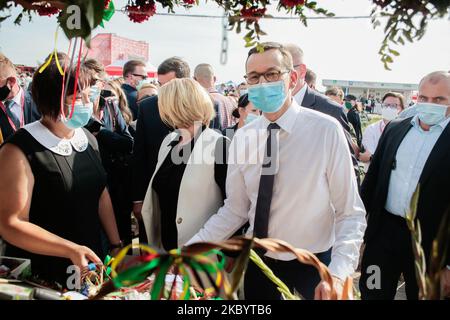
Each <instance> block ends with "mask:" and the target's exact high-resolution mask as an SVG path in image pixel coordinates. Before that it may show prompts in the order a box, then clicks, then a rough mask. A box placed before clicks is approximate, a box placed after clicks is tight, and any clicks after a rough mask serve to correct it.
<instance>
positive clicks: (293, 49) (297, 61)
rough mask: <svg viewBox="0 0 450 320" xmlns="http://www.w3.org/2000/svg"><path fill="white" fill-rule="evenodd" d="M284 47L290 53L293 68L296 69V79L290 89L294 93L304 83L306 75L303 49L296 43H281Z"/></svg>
mask: <svg viewBox="0 0 450 320" xmlns="http://www.w3.org/2000/svg"><path fill="white" fill-rule="evenodd" d="M283 46H284V48H285V49H286V50H287V51H288V52H289V53H290V54H291V56H292V63H293V64H294V70H295V71H297V74H298V81H297V85H296V86H295V88H294V90H293V91H292V94H293V95H296V94H297V92H299V91H300V89H301V88H302V87H303V86H304V85H305V76H306V65H305V61H304V54H303V50H302V49H301V48H300V47H299V46H298V45H296V44H293V43H288V44H285V45H283Z"/></svg>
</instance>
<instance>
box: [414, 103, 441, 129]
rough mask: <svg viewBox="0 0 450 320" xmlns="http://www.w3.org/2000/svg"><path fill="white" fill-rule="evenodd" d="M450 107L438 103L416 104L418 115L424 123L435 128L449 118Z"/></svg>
mask: <svg viewBox="0 0 450 320" xmlns="http://www.w3.org/2000/svg"><path fill="white" fill-rule="evenodd" d="M447 109H448V106H446V105H442V104H436V103H427V102H418V103H417V104H416V110H417V115H418V117H419V119H420V121H422V122H423V123H425V124H427V125H429V126H434V125H435V124H438V123H440V122H442V121H444V120H445V119H446V118H447V116H446V113H447Z"/></svg>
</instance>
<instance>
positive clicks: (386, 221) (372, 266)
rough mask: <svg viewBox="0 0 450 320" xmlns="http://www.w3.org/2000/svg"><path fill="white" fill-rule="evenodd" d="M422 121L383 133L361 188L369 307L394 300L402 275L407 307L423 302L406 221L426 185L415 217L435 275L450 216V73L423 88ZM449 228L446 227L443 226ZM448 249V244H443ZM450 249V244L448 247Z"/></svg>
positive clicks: (446, 275) (446, 279) (364, 289)
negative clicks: (434, 255)
mask: <svg viewBox="0 0 450 320" xmlns="http://www.w3.org/2000/svg"><path fill="white" fill-rule="evenodd" d="M417 108H418V113H417V114H416V115H415V116H413V117H409V118H406V119H399V120H394V121H391V122H390V123H389V124H388V125H387V126H386V128H385V129H384V132H383V135H382V136H381V138H380V142H379V144H378V147H377V150H376V152H375V154H374V155H373V158H372V162H371V165H370V167H369V170H368V172H367V174H366V177H365V179H364V182H363V184H362V187H361V196H362V199H363V201H364V205H365V206H366V209H367V213H368V225H367V229H366V233H365V239H364V240H365V243H366V247H365V250H364V254H363V258H362V266H361V279H360V283H359V286H360V290H361V297H362V298H363V299H393V298H394V296H395V294H396V289H397V283H398V280H399V277H400V274H403V278H404V279H405V283H406V295H407V297H408V299H417V298H418V292H419V289H418V285H417V280H416V274H415V260H414V253H413V248H412V241H411V233H410V231H409V229H408V227H407V224H406V220H405V217H406V215H407V213H408V212H409V210H410V202H411V198H412V195H413V193H414V191H415V189H416V187H417V186H418V185H419V186H420V189H419V198H418V204H417V214H416V217H417V219H418V220H419V221H420V228H421V233H422V243H421V245H422V247H423V249H424V253H425V259H426V262H427V270H429V267H430V257H431V248H432V242H433V240H434V239H435V238H436V237H437V235H438V230H439V228H440V226H441V223H442V221H443V217H444V214H445V213H446V212H447V210H449V208H450V200H449V199H450V198H449V195H450V125H449V123H450V118H449V116H450V73H448V72H444V71H441V72H433V73H431V74H429V75H427V76H425V77H424V78H423V79H422V80H421V82H420V85H419V94H418V104H417ZM443 227H446V226H443ZM442 242H444V243H442ZM445 242H447V244H448V238H447V239H442V240H441V245H442V246H445V244H446V243H445ZM438 255H439V262H441V260H443V258H444V256H446V259H445V260H443V262H444V263H445V264H444V265H441V266H440V268H443V269H442V274H441V276H442V278H441V286H442V288H443V291H444V295H446V296H447V297H448V295H449V292H450V290H449V289H450V270H449V269H448V265H449V264H450V259H449V258H450V257H449V252H448V250H447V252H445V251H444V250H442V251H441V252H439V254H438Z"/></svg>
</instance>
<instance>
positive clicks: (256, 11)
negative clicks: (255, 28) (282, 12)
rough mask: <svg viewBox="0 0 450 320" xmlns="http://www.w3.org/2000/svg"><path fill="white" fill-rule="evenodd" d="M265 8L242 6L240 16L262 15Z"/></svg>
mask: <svg viewBox="0 0 450 320" xmlns="http://www.w3.org/2000/svg"><path fill="white" fill-rule="evenodd" d="M266 10H267V9H266V8H258V7H250V8H242V10H241V16H242V17H244V18H253V17H257V18H258V17H262V16H263V15H264V14H265V13H266Z"/></svg>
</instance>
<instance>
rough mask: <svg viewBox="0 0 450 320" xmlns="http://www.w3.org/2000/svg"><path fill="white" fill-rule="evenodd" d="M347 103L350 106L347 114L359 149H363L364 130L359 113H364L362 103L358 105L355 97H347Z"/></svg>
mask: <svg viewBox="0 0 450 320" xmlns="http://www.w3.org/2000/svg"><path fill="white" fill-rule="evenodd" d="M345 101H346V103H349V104H350V109H349V110H348V112H347V119H348V122H349V123H350V124H351V125H352V128H353V131H354V137H355V139H356V144H357V145H358V148H359V149H361V141H362V129H361V118H360V116H359V113H360V112H361V111H362V105H361V103H357V101H356V97H355V96H353V95H347V96H346V97H345Z"/></svg>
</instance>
